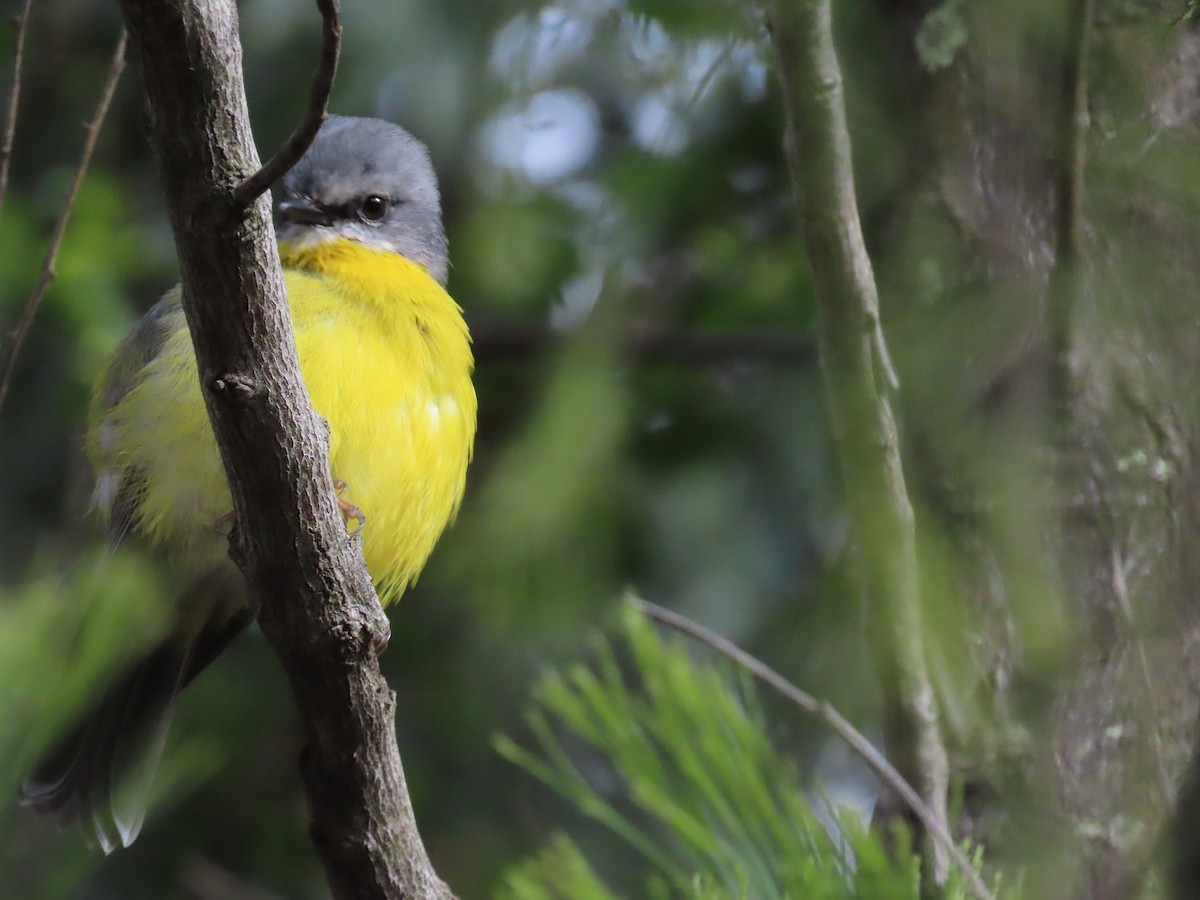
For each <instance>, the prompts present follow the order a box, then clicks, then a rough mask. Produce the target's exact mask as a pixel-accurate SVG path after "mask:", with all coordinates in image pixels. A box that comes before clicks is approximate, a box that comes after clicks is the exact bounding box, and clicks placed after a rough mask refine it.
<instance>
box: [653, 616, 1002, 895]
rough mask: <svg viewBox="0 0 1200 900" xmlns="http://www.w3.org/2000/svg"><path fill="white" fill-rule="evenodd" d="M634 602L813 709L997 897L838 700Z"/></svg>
mask: <svg viewBox="0 0 1200 900" xmlns="http://www.w3.org/2000/svg"><path fill="white" fill-rule="evenodd" d="M631 602H632V603H633V605H634V606H635V607H636V608H637V609H638V610H640V611H641V612H642V613H643V614H645V615H646V616H648V617H649V618H651V619H653V620H654V621H656V622H661V623H662V624H663V625H666V626H668V627H669V628H674V629H675V630H676V631H679V632H682V633H683V634H686V635H688V636H689V637H693V638H695V639H696V640H698V641H701V642H703V643H705V644H708V646H710V647H712V648H713V649H714V650H716V651H717V652H718V653H721V654H723V655H724V656H726V657H727V658H729V659H730V660H732V661H733V662H735V663H736V664H737V665H739V666H741V667H742V668H743V669H745V670H746V671H747V672H749V673H750V674H751V675H753V676H754V677H755V678H757V679H758V680H759V681H761V682H762V683H763V684H766V685H768V686H769V687H772V688H774V689H775V690H776V691H778V692H779V693H780V694H782V695H783V696H784V697H785V698H787V699H788V700H790V701H791V702H792V703H794V704H795V705H796V706H798V707H800V708H801V709H802V710H804V711H805V712H807V713H811V714H812V715H814V716H816V717H817V718H819V719H820V720H821V721H822V722H824V723H825V724H826V725H828V726H829V728H830V730H831V731H832V732H833V733H834V734H836V735H837V736H838V737H839V738H841V739H842V741H844V742H845V744H846V746H847V747H849V748H850V749H851V750H852V751H853V752H854V753H856V754H857V755H858V756H859V758H860V759H862V761H863V762H865V763H866V764H867V766H868V767H870V769H871V771H872V772H874V773H875V774H876V775H878V776H879V779H880V780H881V781H883V782H884V784H886V785H887V786H888V787H890V788H891V789H892V790H893V791H895V793H896V795H897V796H898V797H900V799H901V800H903V801H904V802H905V803H906V804H907V805H908V808H909V809H911V810H912V811H913V814H914V815H916V817H917V818H918V819H920V820H921V823H922V824H923V825H924V826H925V828H926V830H927V831H928V832H929V834H930V835H931V836H932V837H933V839H934V840H935V841H937V842H938V843H939V844H941V846H942V848H943V849H944V850H945V851H946V853H947V854H948V855H949V857H950V860H951V861H952V862H953V863H954V865H955V867H956V868H958V870H959V871H960V872H962V874H963V876H964V877H965V878H966V880H967V884H968V885H969V886H970V888H971V893H972V894H974V896H975V897H976V898H977V900H994V897H993V895H992V892H991V891H989V890H988V889H987V885H985V884H984V883H983V879H982V878H980V877H979V873H978V872H976V871H975V867H974V866H972V865H971V861H970V860H969V859H967V857H966V854H964V853H963V852H962V850H960V849H959V847H958V845H957V844H956V843H954V838H953V837H951V835H950V832H949V831H947V830H946V823H945V822H944V821H942V820H941V819H940V818H938V815H937V813H935V812H934V811H933V810H932V809H930V808H929V807H928V806H926V804H925V801H923V800H922V799H921V797H920V795H919V794H918V793H917V792H916V791H915V790H914V789H913V787H912V785H911V784H909V783H908V782H907V781H906V780H905V779H904V776H903V775H901V774H900V773H899V772H897V771H896V767H895V766H893V765H892V764H891V763H890V762H888V761H887V757H885V756H884V755H883V754H882V753H880V752H879V751H878V750H876V749H875V745H874V744H872V743H871V742H870V741H869V740H867V739H866V737H864V736H863V733H862V732H861V731H859V730H858V729H857V728H855V727H854V726H853V725H851V724H850V722H849V721H848V720H847V719H846V718H845V717H844V716H843V715H842V714H841V713H840V712H838V711H837V709H836V708H834V706H833V704H831V703H829V702H828V701H825V700H818V699H817V698H816V697H814V696H813V695H812V694H810V693H808V692H807V691H805V690H802V689H801V688H798V687H796V685H794V684H792V683H791V682H790V681H788V680H787V679H786V678H784V677H783V676H782V675H780V674H779V673H778V672H776V671H775V670H774V669H772V668H771V667H770V666H768V665H767V664H766V663H764V662H763V661H762V660H760V659H758V658H757V657H755V656H752V655H750V654H749V653H747V652H746V651H745V650H743V649H742V648H741V647H739V646H738V645H737V644H735V643H734V642H733V641H731V640H728V639H727V638H724V637H722V636H721V635H719V634H717V633H716V632H715V631H712V630H711V629H708V628H705V627H704V626H703V625H701V624H700V623H699V622H695V621H693V620H691V619H689V618H688V617H687V616H683V615H680V614H679V613H677V612H672V611H671V610H669V609H664V608H663V607H661V606H659V605H658V604H656V603H650V602H648V601H646V600H640V599H634V600H632V601H631Z"/></svg>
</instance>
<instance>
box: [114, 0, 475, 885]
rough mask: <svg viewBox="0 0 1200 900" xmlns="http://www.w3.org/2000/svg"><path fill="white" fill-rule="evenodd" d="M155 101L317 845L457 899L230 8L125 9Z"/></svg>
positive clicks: (177, 226) (338, 877) (343, 869)
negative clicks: (431, 827) (442, 871)
mask: <svg viewBox="0 0 1200 900" xmlns="http://www.w3.org/2000/svg"><path fill="white" fill-rule="evenodd" d="M121 8H122V11H123V13H124V17H125V20H126V23H127V25H128V28H129V33H130V35H131V38H132V44H133V47H134V50H135V52H136V57H137V60H138V62H139V64H140V69H141V73H142V78H143V81H144V85H145V90H146V96H147V100H148V110H149V118H150V132H151V139H152V142H153V144H154V148H155V151H156V154H157V157H158V161H159V166H160V168H161V175H162V181H163V185H164V190H165V194H166V199H167V202H168V205H169V207H170V213H171V223H172V226H173V229H174V232H175V240H176V246H177V249H178V254H179V262H180V269H181V272H182V278H183V304H184V310H185V312H186V313H187V319H188V324H189V326H190V328H191V331H192V339H193V343H194V346H195V352H196V359H197V362H198V366H199V373H200V381H201V386H202V390H203V393H204V397H205V403H206V404H207V407H208V411H209V416H210V418H211V420H212V426H213V431H214V433H215V435H216V439H217V444H218V445H219V447H220V449H221V456H222V459H223V460H224V464H225V468H226V472H227V474H228V478H229V484H230V489H231V491H232V494H233V505H234V512H235V513H236V517H237V527H236V529H235V532H234V534H233V536H232V537H231V554H232V555H233V556H234V558H235V561H236V562H237V563H238V565H239V566H240V567H241V569H242V571H243V573H244V575H245V577H246V580H247V583H248V586H249V588H250V593H251V595H252V598H253V602H254V604H255V607H256V612H257V617H258V621H259V624H260V625H261V626H262V629H263V632H264V633H265V634H266V636H267V639H268V640H269V641H270V642H271V644H272V646H273V647H274V648H275V650H276V651H277V653H278V654H279V656H280V659H281V660H282V662H283V664H284V667H285V668H286V670H287V674H288V677H289V680H290V683H291V687H292V690H293V693H294V695H295V698H296V702H297V704H298V706H299V709H300V713H301V716H302V718H303V722H304V730H305V737H306V741H307V746H306V749H305V751H304V754H303V759H302V771H303V777H304V782H305V786H306V790H307V794H308V802H309V811H310V815H311V819H312V826H311V831H312V837H313V840H314V843H315V844H316V847H317V851H318V853H319V854H320V857H321V860H322V863H323V864H324V866H325V870H326V872H327V874H328V877H329V881H330V884H331V886H332V888H333V892H334V895H335V896H336V897H338V898H340V900H349V898H397V897H405V898H409V897H411V898H425V897H439V898H441V897H449V896H451V894H450V892H449V890H448V889H447V888H446V886H445V885H444V884H443V883H442V882H441V881H440V880H439V879H438V877H437V875H436V874H435V872H434V871H433V869H432V867H431V865H430V863H429V860H428V857H427V855H426V852H425V850H424V847H423V846H422V844H421V840H420V837H419V835H418V833H417V828H416V824H415V822H414V819H413V814H412V808H411V805H410V803H409V798H408V792H407V789H406V786H405V781H404V773H403V769H402V768H401V764H400V755H399V751H398V749H397V744H396V735H395V727H394V722H393V714H394V706H395V700H394V696H393V695H392V693H391V692H390V690H389V689H388V686H387V683H386V682H385V681H384V679H383V676H382V675H381V673H380V670H379V664H378V658H377V654H378V651H379V650H380V648H382V647H383V646H385V645H386V643H387V639H388V624H387V620H386V619H385V618H384V616H383V613H382V611H381V609H380V607H379V603H378V600H377V598H376V597H375V594H374V590H373V588H372V585H371V581H370V578H369V577H368V575H367V572H366V569H365V567H364V565H363V561H362V554H361V551H360V549H359V546H358V542H357V540H355V539H353V538H352V537H350V536H348V535H347V531H346V528H345V526H344V524H343V522H342V521H341V519H340V517H339V515H338V513H337V511H336V507H335V502H334V496H335V495H334V490H333V484H332V479H331V476H330V471H329V463H328V440H327V433H326V429H325V428H324V426H323V423H322V422H321V421H320V419H319V418H318V417H317V416H316V415H315V413H314V412H313V410H312V407H311V405H310V403H309V400H308V395H307V392H306V390H305V387H304V383H303V381H302V380H301V377H300V371H299V367H298V363H297V358H296V350H295V346H294V342H293V340H292V336H291V325H290V321H289V317H288V307H287V303H286V299H285V294H284V286H283V281H282V275H281V271H280V265H279V257H278V253H277V251H276V249H275V246H274V240H273V232H272V229H271V221H270V209H269V204H268V202H267V200H266V198H265V197H263V196H259V197H258V198H257V199H255V200H252V202H250V203H249V206H248V207H247V206H246V205H245V203H243V202H240V201H241V200H242V199H246V200H249V198H244V197H243V196H242V195H239V194H238V191H239V188H240V187H241V186H242V185H243V184H245V183H246V179H247V178H249V177H250V176H252V175H253V174H254V173H255V172H256V171H257V170H258V169H259V160H258V156H257V154H256V152H255V150H254V145H253V142H252V139H251V133H250V127H249V121H248V114H247V107H246V98H245V92H244V87H243V84H242V74H241V47H240V43H239V40H238V30H237V10H236V6H235V4H234V2H233V0H171V2H167V0H121Z"/></svg>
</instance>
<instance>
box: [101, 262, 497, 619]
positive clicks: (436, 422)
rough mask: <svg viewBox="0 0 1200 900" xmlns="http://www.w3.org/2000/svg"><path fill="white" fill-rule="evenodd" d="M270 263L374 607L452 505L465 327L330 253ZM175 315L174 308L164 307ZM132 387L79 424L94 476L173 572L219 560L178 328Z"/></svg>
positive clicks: (210, 473)
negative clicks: (125, 481) (169, 560)
mask: <svg viewBox="0 0 1200 900" xmlns="http://www.w3.org/2000/svg"><path fill="white" fill-rule="evenodd" d="M281 249H282V251H283V258H284V263H285V266H287V268H286V269H285V273H284V276H285V280H286V282H287V288H288V299H289V303H290V305H291V312H292V322H293V327H294V328H295V335H296V348H297V352H298V354H299V358H300V368H301V371H302V373H303V375H304V380H305V384H306V385H307V386H308V390H309V394H310V396H311V398H312V402H313V406H314V407H315V408H316V410H317V412H319V413H320V414H321V415H322V416H324V417H325V419H326V420H327V421H328V422H329V426H330V463H331V465H332V468H333V473H334V477H336V478H338V479H340V480H342V481H344V482H346V483H347V485H348V488H347V490H346V492H345V494H344V497H345V499H346V500H348V501H349V502H350V503H353V504H355V505H356V506H358V507H359V508H360V509H361V510H362V511H363V513H364V514H365V516H366V525H365V527H364V528H363V531H362V540H363V552H364V554H365V556H366V561H367V568H368V569H369V570H370V572H371V575H372V577H373V578H374V580H375V582H376V586H377V588H378V589H379V592H380V596H381V598H382V599H383V600H384V602H385V603H386V602H388V601H389V600H391V599H394V598H395V596H397V595H398V594H399V593H400V592H401V591H402V590H403V589H404V587H406V586H407V585H408V584H409V583H410V582H411V581H412V580H413V579H414V578H415V577H416V576H417V574H418V573H419V572H420V570H421V568H422V567H423V566H424V564H425V561H426V559H428V557H429V554H430V552H432V550H433V546H434V544H435V542H436V541H437V539H438V537H439V535H440V534H441V532H442V530H443V529H444V528H445V526H446V524H447V523H448V522H449V521H450V519H451V518H452V517H453V515H454V513H455V511H456V510H457V508H458V504H459V502H460V500H461V498H462V493H463V487H464V482H465V478H466V467H467V462H468V460H469V458H470V455H471V448H472V444H473V441H474V435H475V411H476V401H475V392H474V389H473V387H472V385H471V377H470V376H471V368H472V360H471V352H470V346H469V339H468V335H467V330H466V325H465V324H464V322H463V319H462V315H461V312H460V310H459V308H458V306H457V305H456V304H455V303H454V301H453V300H452V299H451V298H450V297H449V296H448V295H447V294H446V292H445V291H444V290H443V289H442V288H441V286H440V285H438V284H437V283H436V282H435V281H434V280H433V279H432V278H430V276H429V275H428V273H427V272H426V271H425V270H424V268H422V267H421V266H418V265H416V264H414V263H411V262H409V261H407V260H405V259H403V258H402V257H399V256H397V255H395V254H391V253H381V252H377V251H371V250H367V249H366V248H363V247H361V246H360V245H357V244H353V243H350V242H348V241H335V242H331V243H329V244H324V245H320V246H318V247H315V248H309V249H305V250H297V251H289V250H288V248H286V247H284V248H281ZM176 302H177V301H176ZM170 332H171V333H170V335H169V337H168V338H167V340H166V343H165V345H164V347H163V348H162V350H161V352H159V353H158V354H157V356H155V357H154V358H153V359H151V360H150V361H149V362H147V363H146V364H145V365H144V367H143V368H142V370H141V373H140V381H139V383H138V385H137V387H135V388H134V389H133V390H130V391H129V392H128V393H127V394H126V395H125V396H124V397H123V398H122V399H121V400H120V401H119V402H118V403H117V404H116V405H115V406H113V407H111V408H108V409H102V410H101V411H100V412H98V413H97V415H96V417H95V421H94V423H93V434H92V438H91V441H90V445H91V446H92V448H93V453H94V455H95V456H96V461H97V464H98V465H99V466H100V468H101V470H102V471H104V470H117V471H120V472H123V473H136V475H131V476H130V477H134V478H136V480H137V482H139V484H140V487H141V490H142V499H141V503H140V505H139V509H138V513H137V518H136V522H137V525H138V527H139V528H140V529H141V530H142V531H144V532H146V533H147V534H149V535H150V536H151V537H152V538H153V539H155V540H156V541H158V542H160V543H162V544H164V545H165V546H167V547H168V548H170V549H172V550H174V551H176V552H178V553H180V554H182V555H184V556H188V557H192V558H195V557H197V556H205V557H207V556H210V555H212V554H214V553H219V552H222V551H221V548H220V542H219V539H218V537H219V536H218V535H217V534H216V530H215V527H214V523H215V522H216V520H217V519H218V518H220V516H222V515H223V514H224V513H226V512H228V511H229V509H230V508H231V501H230V497H229V490H228V487H227V485H226V483H225V476H224V471H223V469H222V467H221V464H220V458H219V456H218V454H217V450H216V445H215V442H214V441H213V438H212V434H211V432H210V430H209V425H208V418H207V415H206V413H205V410H204V405H203V400H202V398H201V395H200V389H199V384H198V379H197V376H196V369H195V360H194V357H193V356H192V349H191V342H190V338H189V336H188V334H187V331H186V327H185V326H184V324H183V318H182V314H181V313H179V314H177V315H174V314H173V315H172V317H171V328H170Z"/></svg>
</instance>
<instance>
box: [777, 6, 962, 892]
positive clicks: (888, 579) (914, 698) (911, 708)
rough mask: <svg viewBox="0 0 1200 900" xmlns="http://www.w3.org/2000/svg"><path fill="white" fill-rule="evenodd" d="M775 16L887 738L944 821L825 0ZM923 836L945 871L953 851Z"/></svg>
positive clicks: (909, 538) (942, 786)
mask: <svg viewBox="0 0 1200 900" xmlns="http://www.w3.org/2000/svg"><path fill="white" fill-rule="evenodd" d="M770 22H771V28H772V38H773V44H774V48H775V55H776V61H777V63H778V69H779V74H780V82H781V85H782V88H783V96H784V104H785V108H786V113H787V122H788V141H787V158H788V167H789V169H790V170H791V173H792V179H793V182H794V184H795V187H796V189H797V193H798V199H799V211H800V220H801V225H802V229H803V233H804V240H805V246H806V250H807V253H808V259H809V264H810V265H811V267H812V273H813V285H814V287H815V290H816V297H817V306H818V310H819V316H818V343H819V350H820V358H821V368H822V372H823V373H824V378H825V390H826V395H827V397H828V401H829V406H830V411H831V413H832V418H833V426H834V432H835V436H836V440H837V445H838V453H839V456H840V463H841V470H842V473H843V478H844V481H845V486H846V493H847V499H848V505H849V510H850V517H851V522H852V527H853V531H854V536H855V542H856V544H857V550H858V560H859V570H860V572H861V578H862V584H863V589H864V594H865V597H866V600H867V603H868V616H869V620H870V627H871V629H872V637H873V639H874V643H875V647H876V653H875V655H876V666H877V668H878V671H879V677H880V679H881V687H882V693H883V697H884V718H885V720H884V727H885V735H884V740H885V747H886V750H887V754H888V756H889V758H890V759H891V761H892V762H893V763H894V764H895V766H896V768H897V769H899V771H900V772H901V774H903V775H904V776H905V778H906V779H907V780H908V781H909V783H910V784H913V785H915V786H916V787H917V789H918V791H919V792H920V794H921V797H922V799H923V800H924V801H925V803H926V805H927V806H928V807H929V808H930V809H931V810H934V811H935V812H936V814H937V815H938V817H939V818H940V820H941V821H942V823H943V824H944V823H945V821H946V794H947V778H948V771H947V760H946V750H945V747H944V746H943V744H942V738H941V732H940V728H939V724H938V709H937V703H936V699H935V697H934V692H933V688H932V685H931V682H930V679H929V674H928V670H927V664H926V659H925V648H924V641H923V637H922V634H923V629H922V623H921V597H920V583H919V578H918V569H917V556H916V531H915V525H914V515H913V508H912V505H911V503H910V501H909V497H908V491H907V488H906V486H905V482H904V473H903V471H902V469H901V463H900V448H899V440H898V437H897V434H896V425H895V421H894V419H893V416H892V410H891V406H890V403H889V401H888V398H887V395H886V393H885V391H886V389H887V386H886V384H881V383H880V382H881V381H882V380H884V377H885V375H886V373H887V372H888V371H889V370H890V362H889V361H888V360H887V358H886V351H885V349H884V345H883V338H882V332H881V328H880V323H879V304H878V296H877V293H876V286H875V276H874V273H873V271H872V267H871V260H870V258H869V257H868V255H867V251H866V246H865V243H864V241H863V234H862V227H861V224H860V222H859V214H858V205H857V199H856V196H855V188H854V176H853V171H852V166H851V158H850V137H849V132H848V130H847V126H846V113H845V102H844V98H843V92H842V76H841V70H840V68H839V65H838V61H837V55H836V52H835V49H834V44H833V33H832V22H831V12H830V3H829V0H776V2H775V3H774V4H773V5H772V7H771V17H770ZM928 846H929V849H930V850H931V851H932V861H933V867H932V872H933V876H934V880H935V881H937V882H939V883H940V882H941V881H942V880H943V879H944V878H945V875H946V872H947V858H946V855H945V853H944V852H943V851H942V849H941V848H939V847H937V846H935V845H928Z"/></svg>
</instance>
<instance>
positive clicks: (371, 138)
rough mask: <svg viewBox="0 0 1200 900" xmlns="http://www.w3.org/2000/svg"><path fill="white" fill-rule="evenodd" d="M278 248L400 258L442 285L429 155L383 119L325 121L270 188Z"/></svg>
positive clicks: (442, 252)
mask: <svg viewBox="0 0 1200 900" xmlns="http://www.w3.org/2000/svg"><path fill="white" fill-rule="evenodd" d="M276 200H277V201H278V202H277V203H276V207H275V232H276V235H277V237H278V239H279V241H280V243H286V244H290V245H293V246H295V247H297V248H308V247H313V246H315V245H318V244H321V243H323V242H325V241H330V240H335V239H339V238H341V239H345V240H350V241H354V242H356V243H359V244H362V245H364V246H366V247H370V248H372V249H375V250H385V251H389V252H392V253H399V254H400V255H401V256H403V257H405V258H406V259H410V260H412V261H413V262H416V263H420V264H421V265H423V266H425V268H426V269H428V270H429V274H430V275H432V276H433V277H434V278H435V279H436V280H437V281H438V282H439V283H440V284H442V285H445V283H446V277H447V274H448V271H449V265H450V263H449V256H448V252H447V246H446V232H445V229H444V228H443V227H442V204H441V199H440V198H439V196H438V185H437V175H436V174H435V173H434V171H433V165H432V164H431V163H430V161H429V151H428V150H426V148H425V145H424V144H422V143H421V142H420V141H418V140H417V139H416V138H415V137H413V136H412V135H411V134H409V133H408V132H407V131H405V130H404V129H403V128H401V127H400V126H399V125H393V124H392V123H391V122H385V121H384V120H382V119H360V118H353V117H350V116H330V117H329V118H328V119H327V120H326V121H325V123H324V124H323V125H322V126H321V130H320V131H319V132H318V133H317V137H316V140H314V141H313V143H312V146H311V147H309V149H308V152H307V153H305V154H304V156H303V158H302V159H301V160H300V162H298V163H297V164H296V165H295V167H293V168H292V170H291V171H290V172H288V174H287V175H285V176H284V177H283V179H282V181H281V182H280V183H279V184H278V185H277V186H276Z"/></svg>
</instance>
